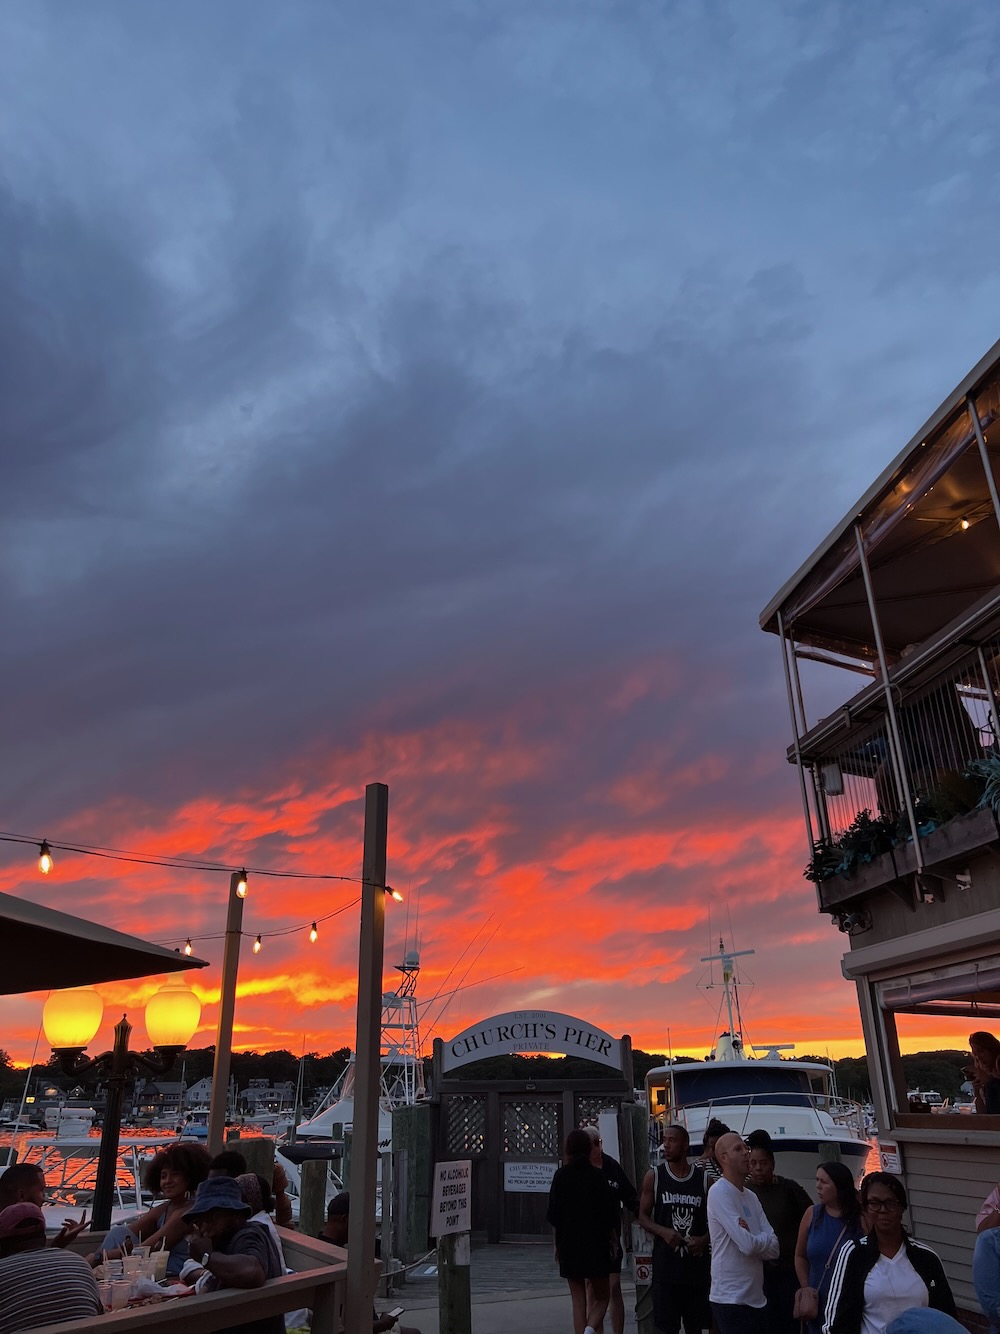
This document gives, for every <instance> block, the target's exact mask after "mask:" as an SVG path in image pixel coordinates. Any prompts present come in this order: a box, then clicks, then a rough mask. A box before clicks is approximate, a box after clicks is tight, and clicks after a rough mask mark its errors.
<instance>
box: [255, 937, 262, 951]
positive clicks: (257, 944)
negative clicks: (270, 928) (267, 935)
mask: <svg viewBox="0 0 1000 1334" xmlns="http://www.w3.org/2000/svg"><path fill="white" fill-rule="evenodd" d="M260 949H261V945H260V936H258V937H257V939H256V940H255V941H254V943H253V952H254V954H259V953H260Z"/></svg>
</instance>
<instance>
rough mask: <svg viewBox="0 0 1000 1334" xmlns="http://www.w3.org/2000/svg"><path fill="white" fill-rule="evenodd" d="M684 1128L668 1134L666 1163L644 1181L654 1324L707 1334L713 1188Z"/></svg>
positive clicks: (643, 1220)
mask: <svg viewBox="0 0 1000 1334" xmlns="http://www.w3.org/2000/svg"><path fill="white" fill-rule="evenodd" d="M688 1147H689V1143H688V1133H687V1131H686V1130H685V1129H684V1127H683V1126H667V1127H666V1128H665V1129H664V1131H663V1155H664V1158H665V1160H666V1161H665V1162H662V1163H660V1165H659V1166H658V1167H655V1168H650V1170H649V1171H648V1172H647V1173H646V1179H645V1180H644V1181H643V1183H642V1195H641V1197H640V1200H639V1222H640V1224H641V1225H642V1226H643V1227H644V1228H645V1229H646V1231H647V1232H649V1233H650V1234H651V1235H652V1237H653V1323H654V1325H655V1326H656V1328H657V1330H658V1331H660V1334H680V1329H681V1324H682V1323H683V1325H684V1334H702V1331H704V1330H707V1329H708V1328H709V1325H710V1319H711V1317H710V1313H709V1306H708V1290H709V1286H710V1284H711V1265H710V1261H709V1255H708V1214H707V1207H706V1197H707V1194H708V1184H707V1182H706V1181H705V1174H704V1172H703V1171H702V1169H701V1168H700V1167H695V1166H693V1165H692V1164H690V1163H689V1162H688Z"/></svg>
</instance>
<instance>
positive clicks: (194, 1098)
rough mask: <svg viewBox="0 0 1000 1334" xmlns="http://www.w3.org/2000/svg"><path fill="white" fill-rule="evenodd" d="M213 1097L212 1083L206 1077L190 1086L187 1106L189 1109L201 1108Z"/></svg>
mask: <svg viewBox="0 0 1000 1334" xmlns="http://www.w3.org/2000/svg"><path fill="white" fill-rule="evenodd" d="M211 1096H212V1081H211V1079H209V1078H208V1076H206V1077H205V1078H204V1079H199V1080H198V1081H197V1083H195V1084H192V1085H191V1086H190V1088H189V1089H188V1091H187V1098H186V1105H187V1106H188V1107H200V1106H202V1105H203V1104H205V1103H207V1102H208V1101H209V1099H210V1098H211Z"/></svg>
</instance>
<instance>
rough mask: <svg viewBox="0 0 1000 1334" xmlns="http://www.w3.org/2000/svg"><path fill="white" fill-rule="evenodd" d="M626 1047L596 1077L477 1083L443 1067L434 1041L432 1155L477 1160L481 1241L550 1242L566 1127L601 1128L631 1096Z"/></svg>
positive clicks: (624, 1043) (475, 1226)
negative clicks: (549, 1216) (554, 1181)
mask: <svg viewBox="0 0 1000 1334" xmlns="http://www.w3.org/2000/svg"><path fill="white" fill-rule="evenodd" d="M532 1013H533V1014H534V1013H537V1012H532ZM560 1018H563V1017H560ZM490 1022H491V1021H484V1024H489V1023H490ZM533 1022H535V1023H536V1025H538V1026H540V1023H541V1021H539V1020H533ZM575 1022H576V1023H577V1024H579V1023H580V1021H575ZM480 1031H481V1029H477V1033H479V1032H480ZM487 1031H488V1030H487ZM584 1031H587V1030H584ZM597 1031H598V1032H599V1030H597ZM617 1043H618V1040H616V1045H617ZM591 1050H593V1048H591ZM620 1051H621V1056H620V1058H619V1059H620V1067H621V1068H620V1069H618V1070H612V1069H603V1070H602V1069H595V1073H594V1076H593V1078H592V1079H572V1080H536V1081H534V1082H522V1081H512V1080H503V1081H497V1080H475V1079H463V1078H462V1077H461V1074H459V1073H458V1072H455V1073H452V1072H445V1071H444V1070H443V1069H442V1059H441V1055H442V1053H441V1043H440V1041H439V1040H436V1041H435V1044H434V1073H433V1076H432V1080H431V1088H432V1098H433V1100H434V1102H436V1104H437V1108H436V1110H437V1117H436V1134H435V1137H434V1138H435V1145H434V1157H435V1159H436V1160H437V1161H438V1162H442V1161H446V1160H454V1159H460V1158H468V1159H470V1160H471V1162H472V1233H473V1237H474V1238H475V1239H478V1240H481V1241H491V1242H499V1241H545V1242H549V1241H551V1237H552V1233H551V1229H550V1228H549V1226H548V1224H547V1223H546V1221H545V1213H546V1210H547V1208H548V1184H549V1181H550V1180H551V1176H552V1173H553V1172H554V1171H555V1169H556V1167H557V1166H558V1164H559V1163H560V1162H561V1161H562V1150H563V1144H564V1142H565V1138H566V1134H567V1132H568V1131H569V1130H571V1129H572V1128H574V1127H575V1126H581V1125H596V1124H597V1118H598V1115H599V1113H601V1112H606V1111H614V1112H617V1111H619V1109H620V1108H621V1106H622V1104H623V1103H630V1102H631V1101H632V1099H633V1089H632V1059H631V1047H630V1044H629V1041H628V1038H623V1039H621V1040H620Z"/></svg>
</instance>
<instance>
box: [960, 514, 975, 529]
mask: <svg viewBox="0 0 1000 1334" xmlns="http://www.w3.org/2000/svg"><path fill="white" fill-rule="evenodd" d="M959 527H960V528H961V530H962V532H963V533H964V532H967V531H968V530H969V529H970V528H971V527H972V521H971V519H967V518H966V517H965V515H964V514H963V515H962V518H961V520H960V521H959Z"/></svg>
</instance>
